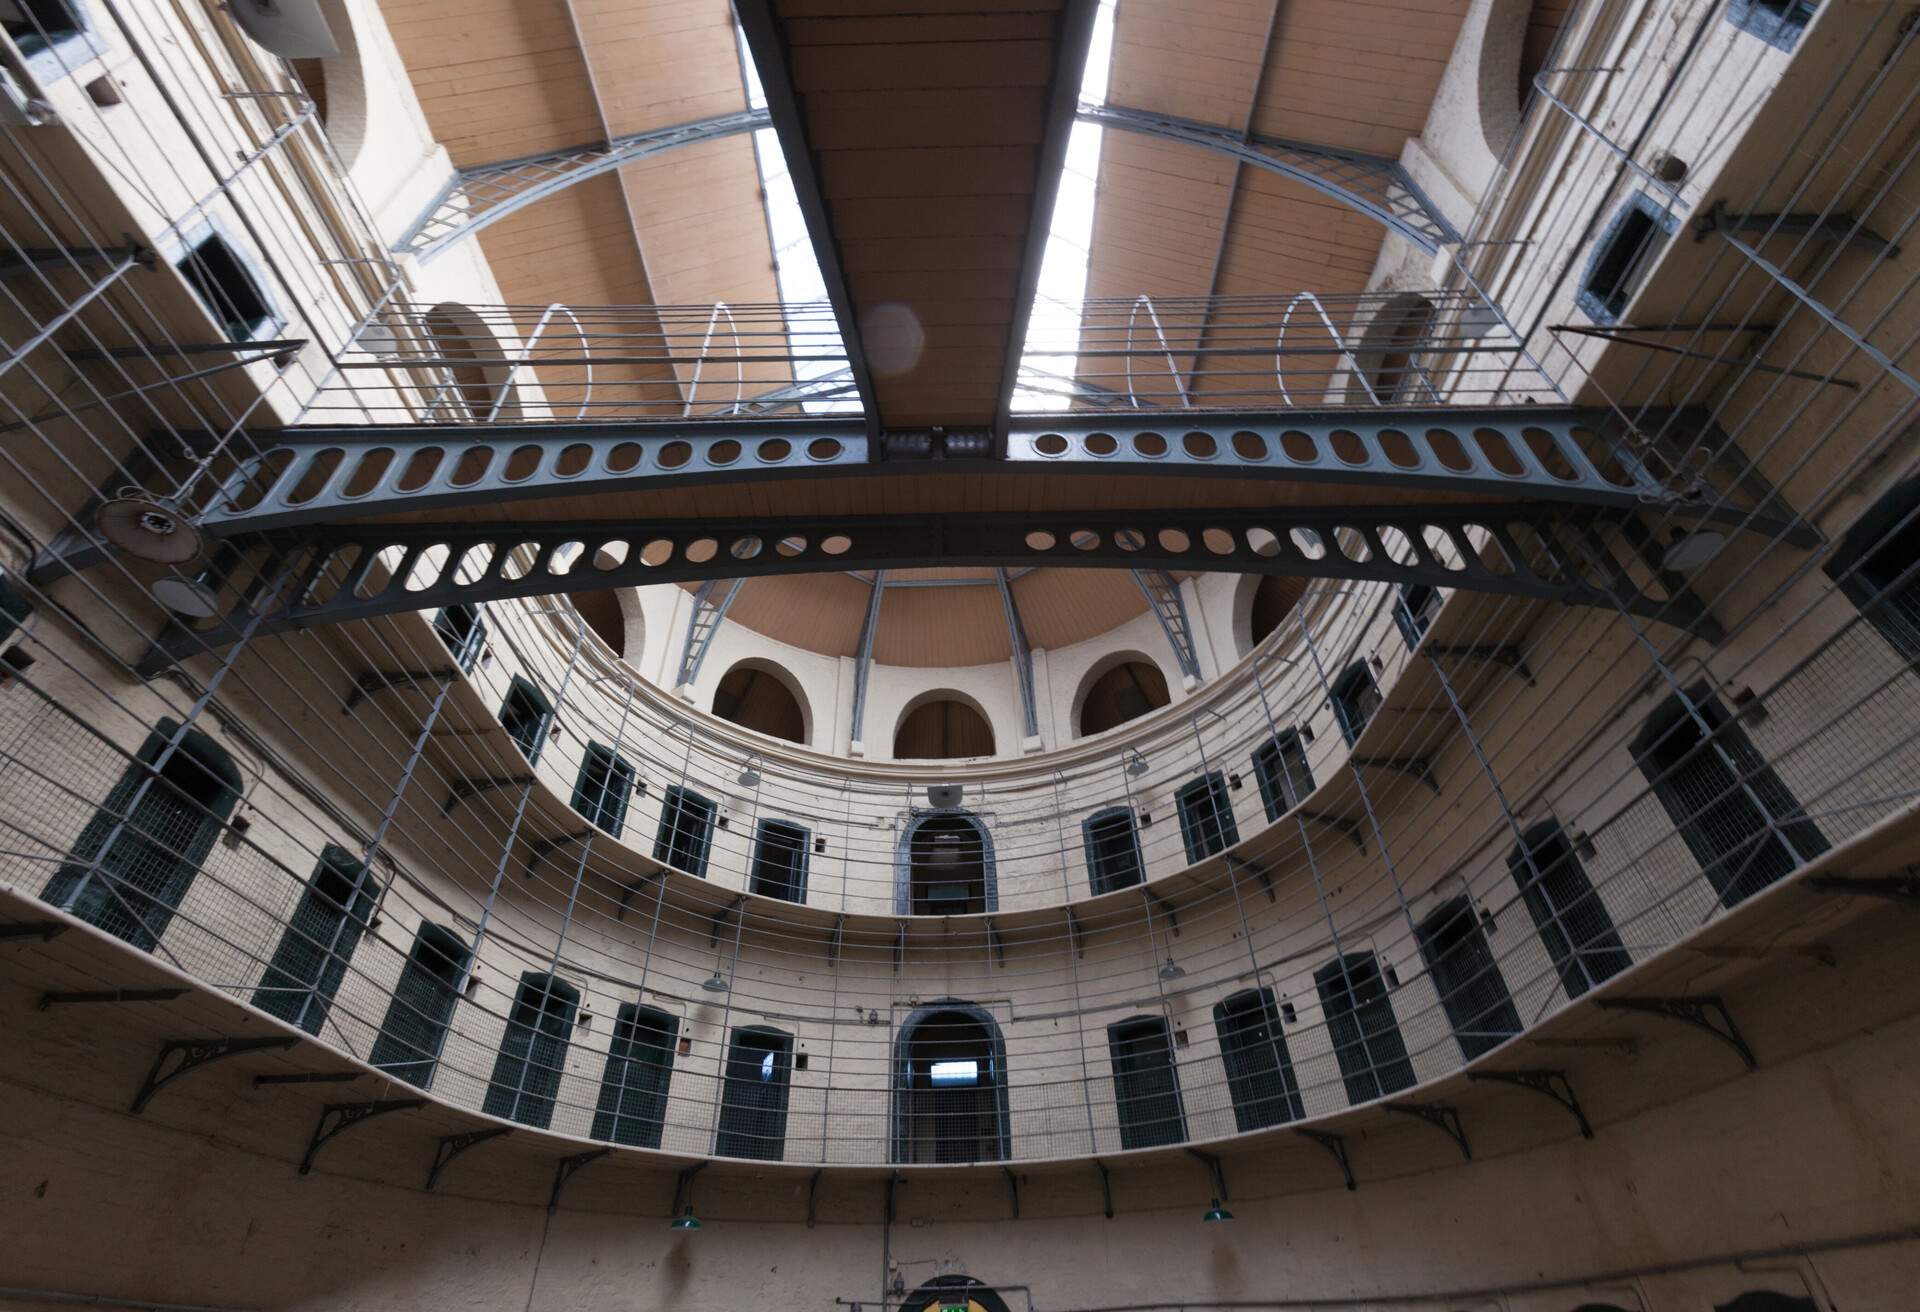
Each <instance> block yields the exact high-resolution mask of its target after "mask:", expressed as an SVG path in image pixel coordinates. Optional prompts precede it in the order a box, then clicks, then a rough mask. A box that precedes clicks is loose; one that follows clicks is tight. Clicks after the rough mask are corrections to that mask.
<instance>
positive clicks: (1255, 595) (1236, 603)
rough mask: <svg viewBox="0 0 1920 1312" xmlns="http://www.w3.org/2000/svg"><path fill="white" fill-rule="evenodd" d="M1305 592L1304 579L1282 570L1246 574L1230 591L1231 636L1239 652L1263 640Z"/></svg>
mask: <svg viewBox="0 0 1920 1312" xmlns="http://www.w3.org/2000/svg"><path fill="white" fill-rule="evenodd" d="M1306 593H1307V583H1306V580H1305V579H1296V578H1289V577H1288V576H1286V575H1284V574H1246V575H1242V576H1241V579H1240V586H1239V587H1238V588H1237V589H1236V590H1235V591H1234V594H1233V640H1234V646H1235V648H1236V649H1237V650H1238V651H1239V653H1240V655H1242V656H1245V655H1246V654H1247V653H1248V652H1250V651H1252V650H1253V649H1254V648H1255V647H1258V646H1259V645H1260V644H1261V643H1262V642H1265V641H1266V639H1267V635H1268V634H1270V633H1272V632H1273V631H1274V630H1275V629H1277V628H1279V627H1280V626H1281V625H1282V624H1285V623H1286V622H1287V619H1288V617H1289V616H1291V615H1292V614H1293V610H1294V607H1296V606H1298V605H1299V604H1300V599H1301V598H1302V597H1304V596H1305V595H1306Z"/></svg>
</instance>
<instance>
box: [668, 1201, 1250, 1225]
mask: <svg viewBox="0 0 1920 1312" xmlns="http://www.w3.org/2000/svg"><path fill="white" fill-rule="evenodd" d="M1200 1219H1201V1220H1202V1221H1204V1222H1206V1223H1207V1224H1208V1225H1212V1224H1213V1223H1214V1222H1215V1221H1231V1220H1233V1213H1232V1212H1229V1211H1228V1210H1227V1209H1226V1208H1224V1207H1222V1206H1220V1200H1219V1199H1218V1198H1216V1199H1214V1200H1213V1206H1212V1207H1209V1208H1208V1209H1207V1210H1206V1214H1205V1215H1204V1216H1202V1217H1201V1218H1200ZM696 1224H697V1223H696Z"/></svg>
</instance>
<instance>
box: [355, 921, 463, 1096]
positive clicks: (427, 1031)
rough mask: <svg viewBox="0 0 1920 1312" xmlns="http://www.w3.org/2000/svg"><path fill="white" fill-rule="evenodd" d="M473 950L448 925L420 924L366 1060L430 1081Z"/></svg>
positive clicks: (412, 1079)
mask: <svg viewBox="0 0 1920 1312" xmlns="http://www.w3.org/2000/svg"><path fill="white" fill-rule="evenodd" d="M471 955H472V953H471V950H470V949H469V948H468V946H467V941H466V940H465V939H463V938H462V937H460V935H459V933H458V932H456V931H455V930H454V929H453V928H451V927H450V926H447V925H435V924H432V923H430V922H428V923H423V924H422V925H421V926H420V929H419V932H418V933H416V934H415V935H414V937H413V948H412V950H411V951H409V952H408V953H407V964H406V966H405V967H403V968H402V969H401V971H400V982H399V983H398V984H396V985H395V986H394V990H393V1000H392V1001H391V1002H389V1003H388V1004H387V1015H386V1019H385V1020H383V1021H381V1022H380V1034H379V1037H377V1038H376V1039H374V1041H373V1052H372V1053H371V1054H370V1055H369V1056H368V1057H367V1062H368V1064H369V1065H371V1066H375V1067H377V1068H379V1069H380V1070H383V1071H385V1072H387V1074H389V1075H392V1076H395V1077H397V1078H399V1079H402V1080H405V1081H406V1082H407V1083H409V1084H412V1085H417V1086H418V1087H420V1088H422V1089H431V1088H432V1087H433V1074H434V1070H435V1068H436V1067H438V1066H439V1064H440V1049H441V1047H442V1045H444V1044H445V1043H446V1041H447V1025H448V1023H449V1022H450V1021H451V1020H452V1019H453V1007H454V1004H455V1003H456V1002H458V1001H459V996H460V995H459V993H458V992H457V990H458V989H459V987H460V976H461V974H462V973H464V972H465V970H466V968H467V958H468V957H469V956H471Z"/></svg>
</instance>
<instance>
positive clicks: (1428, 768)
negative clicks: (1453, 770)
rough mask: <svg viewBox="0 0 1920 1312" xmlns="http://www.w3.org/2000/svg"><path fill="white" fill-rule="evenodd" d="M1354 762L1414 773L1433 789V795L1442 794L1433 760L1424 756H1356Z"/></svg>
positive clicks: (1368, 766)
mask: <svg viewBox="0 0 1920 1312" xmlns="http://www.w3.org/2000/svg"><path fill="white" fill-rule="evenodd" d="M1352 764H1354V765H1361V766H1366V767H1367V768H1369V769H1373V770H1395V771H1398V772H1399V773H1401V774H1405V775H1412V776H1413V777H1414V778H1415V779H1418V780H1419V781H1420V782H1421V783H1423V784H1425V785H1426V786H1427V787H1429V788H1431V789H1433V795H1434V796H1435V797H1438V796H1439V795H1440V782H1439V780H1437V779H1435V778H1434V777H1433V762H1431V761H1429V760H1428V759H1427V758H1426V757H1424V756H1356V757H1353V758H1352Z"/></svg>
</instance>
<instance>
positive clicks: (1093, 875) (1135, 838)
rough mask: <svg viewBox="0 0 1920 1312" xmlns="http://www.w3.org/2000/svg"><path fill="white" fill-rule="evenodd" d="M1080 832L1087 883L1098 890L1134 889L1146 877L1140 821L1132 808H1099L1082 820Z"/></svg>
mask: <svg viewBox="0 0 1920 1312" xmlns="http://www.w3.org/2000/svg"><path fill="white" fill-rule="evenodd" d="M1080 832H1081V841H1082V845H1083V846H1084V847H1085V849H1086V853H1087V883H1088V884H1089V885H1090V886H1091V887H1092V889H1093V891H1094V892H1095V893H1111V892H1113V891H1114V890H1115V889H1118V888H1132V887H1133V886H1134V885H1135V884H1138V883H1139V882H1140V881H1141V880H1142V879H1143V878H1145V876H1146V866H1145V863H1144V861H1143V860H1142V859H1141V856H1140V829H1139V822H1138V821H1136V820H1135V819H1134V815H1133V808H1132V807H1129V806H1109V807H1107V808H1106V809H1105V810H1101V811H1095V812H1094V813H1093V814H1092V815H1090V816H1088V817H1087V818H1086V819H1085V820H1083V821H1081V822H1080Z"/></svg>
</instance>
